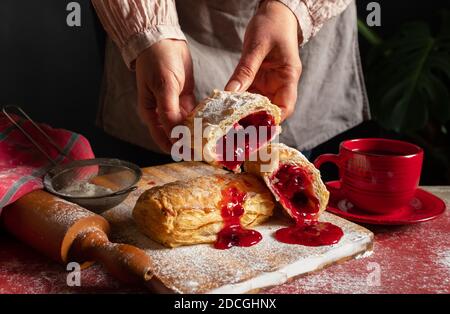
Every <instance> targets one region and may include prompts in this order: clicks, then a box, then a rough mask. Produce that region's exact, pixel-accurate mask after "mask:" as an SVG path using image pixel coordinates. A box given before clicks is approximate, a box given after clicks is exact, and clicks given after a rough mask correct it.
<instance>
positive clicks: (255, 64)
mask: <svg viewBox="0 0 450 314" xmlns="http://www.w3.org/2000/svg"><path fill="white" fill-rule="evenodd" d="M267 53H268V47H267V45H266V44H264V43H262V42H253V43H251V44H244V49H243V52H242V57H241V59H240V61H239V63H238V65H237V67H236V69H235V70H234V73H233V75H232V76H231V78H230V80H229V81H228V83H227V85H226V86H225V90H227V91H235V92H238V91H245V90H247V89H248V88H249V86H250V85H251V84H252V83H253V80H254V79H255V76H256V73H258V70H259V68H260V67H261V64H262V62H263V60H264V58H265V57H266V55H267Z"/></svg>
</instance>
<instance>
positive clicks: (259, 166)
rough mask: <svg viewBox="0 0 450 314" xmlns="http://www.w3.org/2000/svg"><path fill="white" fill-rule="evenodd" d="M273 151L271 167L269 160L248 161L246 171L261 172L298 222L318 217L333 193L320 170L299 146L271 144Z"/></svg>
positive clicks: (284, 206) (286, 209)
mask: <svg viewBox="0 0 450 314" xmlns="http://www.w3.org/2000/svg"><path fill="white" fill-rule="evenodd" d="M269 153H270V156H271V157H272V159H271V160H270V163H271V164H272V165H271V166H270V167H269V166H268V165H267V163H269V162H266V163H264V162H261V161H247V162H245V164H244V169H245V171H247V172H250V173H253V174H257V175H259V176H261V177H262V178H263V180H264V181H265V183H266V185H267V186H268V187H269V189H270V190H271V191H272V193H273V195H274V196H275V198H276V200H277V201H279V203H280V204H281V205H282V206H283V208H284V209H285V211H286V213H287V214H288V215H289V216H291V217H292V218H294V220H295V221H296V222H297V223H301V222H304V221H314V220H317V219H318V217H319V215H320V214H321V213H322V212H323V211H324V210H325V209H326V206H327V204H328V198H329V195H330V193H329V192H328V190H327V188H326V187H325V184H324V183H323V182H322V179H321V177H320V172H319V170H317V169H316V168H315V167H314V165H313V164H312V163H311V162H309V161H308V159H307V158H306V157H305V156H303V154H302V153H300V152H299V151H298V150H296V149H294V148H291V147H289V146H286V145H284V144H280V143H272V144H270V147H269ZM264 166H266V167H264Z"/></svg>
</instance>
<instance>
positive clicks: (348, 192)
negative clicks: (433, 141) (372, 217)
mask: <svg viewBox="0 0 450 314" xmlns="http://www.w3.org/2000/svg"><path fill="white" fill-rule="evenodd" d="M422 161H423V150H422V148H420V147H419V146H416V145H414V144H411V143H407V142H403V141H397V140H388V139H383V138H362V139H355V140H349V141H344V142H342V143H341V145H340V147H339V154H338V155H334V154H324V155H321V156H319V157H317V158H316V160H315V161H314V165H315V166H316V168H320V166H321V165H322V164H323V163H325V162H331V163H334V164H336V165H337V167H338V169H339V177H340V182H341V190H342V193H343V195H344V196H345V197H346V198H347V199H348V200H349V201H350V202H351V203H353V204H354V205H356V206H357V207H358V208H359V209H361V210H365V211H367V212H370V213H375V214H386V213H390V212H393V211H395V210H398V209H400V208H402V207H404V206H406V205H408V204H409V202H410V201H411V200H412V198H413V197H414V193H415V191H416V189H417V186H418V184H419V180H420V172H421V170H422Z"/></svg>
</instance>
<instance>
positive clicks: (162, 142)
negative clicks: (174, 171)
mask: <svg viewBox="0 0 450 314" xmlns="http://www.w3.org/2000/svg"><path fill="white" fill-rule="evenodd" d="M148 115H149V120H150V123H148V124H147V129H148V131H149V132H150V136H151V137H152V139H153V140H154V141H155V143H156V144H157V145H158V147H159V148H160V149H161V150H162V151H163V152H164V153H167V154H170V152H171V148H172V143H171V142H170V141H169V139H168V137H167V135H166V132H165V131H164V128H163V126H162V125H161V124H160V123H159V120H158V115H157V113H156V110H153V111H152V112H149V113H148Z"/></svg>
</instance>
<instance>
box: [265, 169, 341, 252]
mask: <svg viewBox="0 0 450 314" xmlns="http://www.w3.org/2000/svg"><path fill="white" fill-rule="evenodd" d="M270 181H271V183H272V186H273V189H274V191H275V193H276V194H277V195H278V197H279V198H280V203H281V204H282V205H283V206H284V207H286V208H288V209H289V210H290V212H291V213H292V216H293V218H294V220H295V226H291V227H288V228H282V229H280V230H277V231H276V232H275V238H276V239H277V240H278V241H280V242H283V243H289V244H300V245H306V246H321V245H331V244H335V243H337V242H339V240H340V239H341V237H342V236H343V232H342V230H341V228H339V227H337V226H335V225H333V224H331V223H328V222H319V221H317V215H318V213H319V209H320V204H319V200H318V199H317V197H316V196H315V195H314V189H313V184H312V179H311V175H310V174H309V173H307V172H306V171H305V170H303V169H302V168H300V167H298V166H295V165H288V164H284V165H281V166H280V168H279V169H278V170H277V171H276V172H275V173H274V174H273V175H272V177H271V178H270Z"/></svg>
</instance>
